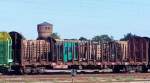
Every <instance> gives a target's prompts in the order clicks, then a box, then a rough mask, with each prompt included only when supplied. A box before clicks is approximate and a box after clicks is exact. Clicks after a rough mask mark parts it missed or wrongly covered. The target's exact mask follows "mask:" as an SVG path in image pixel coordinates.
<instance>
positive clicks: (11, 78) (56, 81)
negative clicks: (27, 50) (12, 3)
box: [0, 73, 150, 83]
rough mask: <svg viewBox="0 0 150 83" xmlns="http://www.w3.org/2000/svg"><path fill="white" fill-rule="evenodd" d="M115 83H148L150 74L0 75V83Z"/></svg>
mask: <svg viewBox="0 0 150 83" xmlns="http://www.w3.org/2000/svg"><path fill="white" fill-rule="evenodd" d="M72 80H74V82H75V83H92V82H93V83H101V82H102V83H103V82H105V83H110V82H111V83H112V82H114V83H116V82H118V83H119V82H131V83H132V82H133V83H134V82H135V83H136V82H138V83H140V82H141V83H143V82H146V83H149V82H150V73H100V74H77V75H76V76H75V77H71V75H70V74H57V75H54V74H53V75H0V82H6V83H7V82H8V83H11V82H13V83H17V82H18V83H20V82H25V83H26V82H29V83H30V82H49V83H71V82H72Z"/></svg>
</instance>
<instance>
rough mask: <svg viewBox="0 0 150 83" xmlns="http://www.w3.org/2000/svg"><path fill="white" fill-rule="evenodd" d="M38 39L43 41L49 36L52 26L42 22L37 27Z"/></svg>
mask: <svg viewBox="0 0 150 83" xmlns="http://www.w3.org/2000/svg"><path fill="white" fill-rule="evenodd" d="M37 31H38V39H45V38H48V37H50V36H51V34H52V32H53V25H52V24H50V23H48V22H43V23H41V24H38V25H37Z"/></svg>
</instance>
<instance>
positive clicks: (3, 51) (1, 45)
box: [0, 32, 13, 72]
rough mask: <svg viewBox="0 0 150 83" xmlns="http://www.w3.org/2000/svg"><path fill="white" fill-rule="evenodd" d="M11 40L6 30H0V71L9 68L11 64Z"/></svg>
mask: <svg viewBox="0 0 150 83" xmlns="http://www.w3.org/2000/svg"><path fill="white" fill-rule="evenodd" d="M11 46H12V40H11V37H10V36H9V34H8V33H7V32H0V71H1V72H4V70H9V69H10V68H11V64H12V61H13V59H12V56H11V55H12V48H11Z"/></svg>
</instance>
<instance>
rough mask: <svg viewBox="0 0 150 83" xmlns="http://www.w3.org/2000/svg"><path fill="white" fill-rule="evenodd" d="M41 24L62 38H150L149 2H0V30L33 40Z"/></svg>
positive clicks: (30, 0)
mask: <svg viewBox="0 0 150 83" xmlns="http://www.w3.org/2000/svg"><path fill="white" fill-rule="evenodd" d="M44 21H46V22H49V23H51V24H53V30H54V31H53V32H57V33H58V34H59V35H60V36H61V38H65V39H69V38H79V37H80V36H84V37H86V38H92V37H93V36H96V35H102V34H108V35H110V36H113V37H114V39H120V38H122V37H123V36H124V34H126V33H129V32H131V33H133V34H137V35H140V36H148V37H150V0H0V31H7V32H9V31H17V32H20V33H22V34H23V35H24V36H25V37H26V38H27V39H36V38H37V24H39V23H42V22H44Z"/></svg>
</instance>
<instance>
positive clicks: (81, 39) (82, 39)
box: [79, 37, 87, 41]
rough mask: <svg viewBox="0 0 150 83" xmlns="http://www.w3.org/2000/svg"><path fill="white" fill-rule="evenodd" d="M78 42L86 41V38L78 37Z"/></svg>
mask: <svg viewBox="0 0 150 83" xmlns="http://www.w3.org/2000/svg"><path fill="white" fill-rule="evenodd" d="M79 40H80V41H87V38H85V37H80V38H79Z"/></svg>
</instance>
